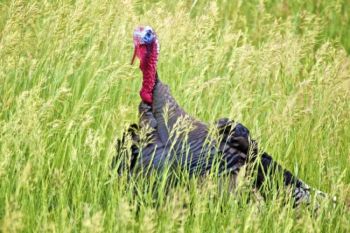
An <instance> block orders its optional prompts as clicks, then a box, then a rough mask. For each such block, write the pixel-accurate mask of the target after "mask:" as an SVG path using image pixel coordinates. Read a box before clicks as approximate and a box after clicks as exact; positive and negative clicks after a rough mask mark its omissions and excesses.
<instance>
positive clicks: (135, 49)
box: [131, 46, 137, 65]
mask: <svg viewBox="0 0 350 233" xmlns="http://www.w3.org/2000/svg"><path fill="white" fill-rule="evenodd" d="M136 53H137V46H135V47H134V55H133V56H132V59H131V65H133V64H134V61H135V57H136Z"/></svg>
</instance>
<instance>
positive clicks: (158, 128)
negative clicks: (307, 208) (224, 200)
mask: <svg viewBox="0 0 350 233" xmlns="http://www.w3.org/2000/svg"><path fill="white" fill-rule="evenodd" d="M133 39H134V49H135V50H134V56H133V58H132V63H133V62H134V59H135V57H138V58H139V59H140V69H141V71H142V73H143V83H142V88H141V91H140V96H141V99H142V102H141V103H140V105H139V114H140V122H139V125H137V124H134V125H132V126H130V127H129V129H128V132H127V133H125V134H124V136H123V138H122V139H121V140H118V143H117V159H116V160H115V161H122V160H120V154H122V150H123V147H125V138H126V137H127V136H129V137H130V138H131V140H132V145H131V148H126V149H127V150H130V152H131V158H130V161H122V162H121V163H120V164H119V165H118V167H119V171H123V170H124V171H125V170H127V171H128V172H129V173H130V174H132V173H140V172H141V173H143V174H145V175H147V174H148V172H150V171H162V170H163V169H164V168H169V167H171V168H173V169H179V168H180V170H186V171H187V172H188V173H189V175H200V176H204V175H205V174H206V173H208V172H209V171H211V169H213V168H214V167H215V169H217V172H218V175H221V174H226V175H229V176H230V177H231V178H232V179H233V180H235V178H236V177H237V174H238V172H239V171H240V169H241V168H242V166H243V165H245V164H251V165H252V166H251V167H252V169H253V170H254V171H255V172H256V175H255V178H254V185H255V187H256V188H257V189H261V187H262V185H263V183H264V181H265V180H266V179H269V180H270V181H269V182H270V183H271V182H273V179H274V175H275V174H276V173H281V174H283V183H284V186H285V187H290V188H291V189H292V197H293V198H294V204H295V205H298V204H299V203H301V202H305V203H309V202H310V188H309V186H308V185H306V184H305V183H304V182H303V181H301V180H300V179H298V178H296V177H295V176H293V175H292V174H291V173H290V172H289V171H287V170H285V169H283V168H282V167H281V166H280V165H278V164H277V163H276V162H275V161H273V159H272V157H271V156H269V155H268V154H267V153H265V152H259V151H258V147H257V143H256V142H255V141H253V140H251V139H250V135H249V130H248V129H247V128H246V127H244V126H243V125H242V124H235V123H234V122H233V121H231V120H229V119H226V118H223V119H220V120H218V121H217V122H216V124H215V125H214V128H215V129H216V130H214V131H215V132H216V136H213V134H212V133H209V131H211V130H210V129H209V128H210V127H209V126H208V125H207V124H205V123H203V122H201V121H199V120H196V119H194V118H193V117H191V116H189V115H188V114H187V113H186V112H185V111H184V110H183V109H182V108H181V107H180V106H179V105H178V104H177V102H176V101H175V99H174V98H173V97H172V96H171V94H170V91H169V88H168V86H166V85H164V84H163V83H162V82H161V81H160V79H159V77H158V74H157V60H158V54H159V44H158V39H157V35H156V33H155V32H154V31H153V29H152V28H151V27H149V26H146V27H138V28H137V29H136V30H135V31H134V36H133ZM144 129H149V131H148V133H147V135H146V137H147V138H148V139H147V141H146V142H143V141H144V140H143V139H142V138H141V134H142V133H141V131H142V130H144ZM118 158H119V160H118Z"/></svg>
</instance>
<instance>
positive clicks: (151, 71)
mask: <svg viewBox="0 0 350 233" xmlns="http://www.w3.org/2000/svg"><path fill="white" fill-rule="evenodd" d="M157 61H158V48H157V44H156V43H152V44H151V45H149V46H147V51H146V54H145V56H144V58H143V59H141V62H140V69H141V71H142V74H143V81H142V88H141V91H140V95H141V99H142V100H143V101H144V102H146V103H147V104H150V105H152V103H153V89H154V87H155V84H156V82H157V79H158V75H157Z"/></svg>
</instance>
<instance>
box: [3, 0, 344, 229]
mask: <svg viewBox="0 0 350 233" xmlns="http://www.w3.org/2000/svg"><path fill="white" fill-rule="evenodd" d="M349 7H350V6H349V3H348V1H346V0H343V1H305V2H304V1H290V2H289V1H278V0H266V1H257V0H256V1H254V0H252V1H239V0H235V1H224V0H222V1H218V2H208V1H193V2H189V1H185V2H176V1H168V2H162V1H153V2H144V1H128V0H124V1H105V0H99V1H97V0H91V1H82V0H77V1H47V0H43V1H25V0H22V1H20V0H14V1H6V0H5V1H1V2H0V97H1V98H0V108H1V112H0V229H1V231H2V232H69V231H74V232H77V231H83V232H142V231H143V232H223V231H225V232H289V231H292V232H349V231H350V224H349V223H350V222H349V219H350V212H349V210H348V208H347V207H346V205H348V203H349V195H350V187H349V184H350V171H349V164H350V143H349V142H350V104H349V102H350V92H349V90H350V58H349V55H348V54H347V52H346V51H348V52H349V49H350V35H349V33H350V28H349V25H350V24H349ZM140 24H143V25H144V24H149V25H152V26H153V27H154V28H155V29H156V31H157V33H158V36H159V39H160V43H161V54H160V60H159V65H158V72H159V75H160V78H161V80H163V81H164V82H165V83H167V84H169V86H170V88H171V90H172V93H173V95H174V96H175V97H176V99H177V100H178V102H179V103H180V104H181V105H182V106H183V107H184V109H186V110H187V112H189V113H190V114H191V115H193V116H195V117H198V118H199V119H202V120H204V121H206V122H213V121H215V119H217V118H219V117H223V116H226V117H230V118H233V119H235V120H237V121H240V122H242V123H243V124H245V125H246V126H247V127H248V128H249V129H250V130H251V134H252V135H253V137H255V138H257V139H258V140H259V142H260V146H261V147H263V148H264V149H266V151H268V152H269V153H271V154H272V155H273V157H274V158H275V159H276V160H277V161H279V162H280V163H281V164H283V166H285V167H287V168H289V169H290V170H292V171H293V172H294V173H296V174H297V175H298V176H299V177H300V178H302V179H303V180H305V181H307V183H309V184H310V185H312V186H314V187H317V188H319V189H321V190H323V191H326V192H328V193H330V194H331V195H337V196H338V203H337V205H336V206H333V204H331V203H328V202H325V203H323V204H322V205H321V207H320V209H319V210H318V212H317V214H315V213H314V212H313V211H310V210H309V209H308V208H300V209H298V210H294V209H292V208H291V207H290V206H289V205H288V206H286V207H285V206H283V205H282V201H280V200H279V199H273V200H269V201H267V202H265V203H261V202H260V201H249V202H245V201H243V200H244V198H245V197H246V196H247V195H248V194H247V193H248V191H247V190H246V191H245V188H244V185H242V186H243V188H242V194H241V197H235V196H233V195H231V196H228V197H227V196H225V195H222V194H220V193H219V192H217V183H216V182H215V180H208V181H206V182H204V184H202V185H198V182H196V181H195V180H189V181H188V182H187V184H185V185H179V186H178V187H176V188H175V189H172V190H171V191H170V193H167V194H165V193H164V192H162V188H161V187H160V188H159V189H160V190H159V192H158V194H159V196H158V197H156V198H155V197H153V194H152V188H151V187H150V186H151V185H152V182H153V181H147V182H145V181H144V180H142V179H141V178H140V180H139V181H138V182H137V183H136V184H132V183H130V182H129V181H128V180H127V179H126V177H118V176H117V175H116V174H114V173H112V174H111V171H110V168H109V165H110V162H111V160H112V157H113V156H114V154H115V149H114V143H115V140H116V138H117V137H119V136H120V135H121V134H122V131H123V129H124V128H125V127H126V126H127V125H128V124H130V123H132V122H136V121H137V117H138V113H137V105H138V103H139V101H140V98H139V95H138V90H139V88H140V83H141V81H140V77H141V75H140V72H139V70H138V67H137V66H134V67H131V66H130V65H129V62H130V58H131V55H132V49H133V48H132V40H131V36H132V30H133V29H134V27H135V26H137V25H140ZM135 187H136V189H137V190H138V192H137V193H138V195H135V194H134V192H135Z"/></svg>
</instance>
